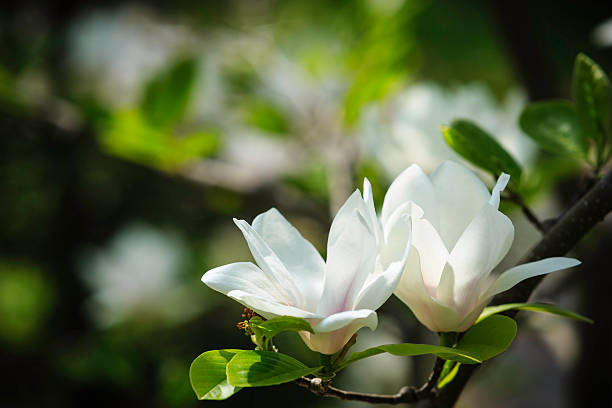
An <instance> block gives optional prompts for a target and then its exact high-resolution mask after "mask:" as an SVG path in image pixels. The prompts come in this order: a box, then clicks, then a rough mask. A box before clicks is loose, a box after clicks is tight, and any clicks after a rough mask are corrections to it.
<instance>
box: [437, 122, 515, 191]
mask: <svg viewBox="0 0 612 408" xmlns="http://www.w3.org/2000/svg"><path fill="white" fill-rule="evenodd" d="M442 134H443V136H444V139H445V140H446V143H448V145H449V146H450V147H451V148H452V149H453V150H454V151H456V152H457V153H458V154H459V155H461V156H462V157H463V158H465V159H466V160H467V161H469V162H471V163H472V164H474V165H476V166H478V167H480V168H482V169H484V170H487V171H488V172H489V173H491V174H492V175H493V176H495V177H497V176H499V175H500V174H501V173H502V172H505V173H508V174H510V176H511V177H512V178H511V182H512V183H514V184H518V182H519V181H520V178H521V167H520V166H519V165H518V163H517V162H516V161H515V160H514V159H513V158H512V156H510V154H509V153H508V152H507V151H506V150H505V149H504V148H503V147H502V146H501V145H500V144H499V143H497V141H496V140H495V139H494V138H493V137H492V136H491V135H489V134H488V133H487V132H486V131H484V130H483V129H481V128H480V127H479V126H478V125H476V124H475V123H473V122H471V121H469V120H465V119H457V120H454V121H453V122H452V123H451V125H450V126H443V127H442Z"/></svg>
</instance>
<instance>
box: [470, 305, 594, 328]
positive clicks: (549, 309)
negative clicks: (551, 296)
mask: <svg viewBox="0 0 612 408" xmlns="http://www.w3.org/2000/svg"><path fill="white" fill-rule="evenodd" d="M512 309H517V310H530V311H533V312H544V313H552V314H555V315H557V316H563V317H568V318H570V319H575V320H580V321H583V322H586V323H591V324H592V323H593V320H591V319H589V318H588V317H584V316H582V315H579V314H578V313H574V312H572V311H569V310H566V309H563V308H560V307H558V306H554V305H548V304H546V303H507V304H505V305H498V306H489V307H486V308H485V309H484V310H483V311H482V314H481V315H480V317H478V320H477V322H480V321H482V320H484V319H486V318H488V317H490V316H493V315H494V314H497V313H501V312H505V311H506V310H512Z"/></svg>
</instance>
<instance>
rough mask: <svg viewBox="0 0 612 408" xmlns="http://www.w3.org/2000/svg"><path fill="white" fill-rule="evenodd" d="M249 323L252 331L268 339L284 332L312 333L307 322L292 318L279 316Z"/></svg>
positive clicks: (255, 319) (256, 319)
mask: <svg viewBox="0 0 612 408" xmlns="http://www.w3.org/2000/svg"><path fill="white" fill-rule="evenodd" d="M250 323H251V328H252V329H253V330H255V331H257V330H259V333H260V334H261V335H263V336H265V337H267V338H268V339H271V338H272V337H274V336H276V335H277V334H279V333H281V332H284V331H296V332H299V331H307V332H310V333H314V330H313V329H312V326H311V325H310V323H308V321H306V320H305V319H302V318H299V317H293V316H280V317H275V318H273V319H269V320H265V321H264V320H261V319H258V318H252V319H251V320H250Z"/></svg>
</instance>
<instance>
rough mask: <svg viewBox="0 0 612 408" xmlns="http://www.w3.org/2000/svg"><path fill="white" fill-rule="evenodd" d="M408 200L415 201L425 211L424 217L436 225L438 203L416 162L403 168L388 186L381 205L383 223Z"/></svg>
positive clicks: (432, 188)
mask: <svg viewBox="0 0 612 408" xmlns="http://www.w3.org/2000/svg"><path fill="white" fill-rule="evenodd" d="M408 201H413V202H415V203H416V204H417V205H418V206H419V207H421V208H422V209H423V211H424V212H425V218H427V219H428V220H429V221H430V222H431V223H432V224H433V225H434V226H435V227H437V226H438V203H437V199H436V192H435V190H434V186H433V184H431V181H430V180H429V178H428V177H427V176H426V175H425V173H423V170H421V168H420V167H419V166H417V165H416V164H413V165H412V166H410V167H408V168H407V169H406V170H404V171H403V172H402V173H401V174H400V175H399V176H397V178H396V179H395V180H393V183H391V186H389V190H387V194H386V195H385V200H384V202H383V206H382V213H381V221H382V223H383V225H385V224H386V223H387V221H388V220H389V217H391V215H392V214H393V213H394V212H395V210H396V209H397V208H398V207H400V206H401V205H402V204H404V203H406V202H408Z"/></svg>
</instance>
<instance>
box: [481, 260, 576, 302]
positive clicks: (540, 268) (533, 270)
mask: <svg viewBox="0 0 612 408" xmlns="http://www.w3.org/2000/svg"><path fill="white" fill-rule="evenodd" d="M576 265H580V261H579V260H577V259H573V258H563V257H556V258H546V259H542V260H540V261H536V262H530V263H526V264H522V265H518V266H515V267H514V268H510V269H508V270H507V271H506V272H504V273H502V274H501V275H500V276H499V278H497V280H496V281H495V282H494V283H493V285H491V287H490V288H489V289H488V290H487V291H486V292H485V294H484V295H483V296H482V299H488V298H491V297H493V296H495V295H497V294H498V293H501V292H504V291H506V290H508V289H510V288H511V287H513V286H514V285H516V284H517V283H519V282H522V281H524V280H525V279H529V278H532V277H534V276H538V275H545V274H547V273H550V272H555V271H559V270H561V269H567V268H571V267H574V266H576Z"/></svg>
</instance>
